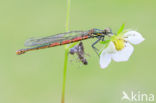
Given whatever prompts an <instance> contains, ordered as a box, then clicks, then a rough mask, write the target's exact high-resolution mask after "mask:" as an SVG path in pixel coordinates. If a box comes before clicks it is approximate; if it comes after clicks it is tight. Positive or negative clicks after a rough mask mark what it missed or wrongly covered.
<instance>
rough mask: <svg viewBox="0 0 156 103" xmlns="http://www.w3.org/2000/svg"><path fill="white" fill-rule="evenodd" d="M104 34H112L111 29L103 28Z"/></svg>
mask: <svg viewBox="0 0 156 103" xmlns="http://www.w3.org/2000/svg"><path fill="white" fill-rule="evenodd" d="M104 34H106V35H107V34H112V29H111V28H105V29H104Z"/></svg>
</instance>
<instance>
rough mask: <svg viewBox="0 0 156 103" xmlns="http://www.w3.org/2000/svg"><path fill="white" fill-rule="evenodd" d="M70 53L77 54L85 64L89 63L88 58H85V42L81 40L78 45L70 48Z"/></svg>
mask: <svg viewBox="0 0 156 103" xmlns="http://www.w3.org/2000/svg"><path fill="white" fill-rule="evenodd" d="M69 53H70V54H71V55H74V54H77V56H78V59H79V60H80V61H81V62H82V63H83V64H84V65H87V64H88V62H87V59H86V58H85V52H84V46H83V43H82V42H80V43H79V44H78V45H76V46H74V47H73V48H71V49H70V51H69Z"/></svg>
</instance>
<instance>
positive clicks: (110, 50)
mask: <svg viewBox="0 0 156 103" xmlns="http://www.w3.org/2000/svg"><path fill="white" fill-rule="evenodd" d="M105 50H106V52H107V53H109V54H112V53H115V52H116V49H115V45H114V43H113V42H110V43H109V45H108V47H107V48H106V49H105Z"/></svg>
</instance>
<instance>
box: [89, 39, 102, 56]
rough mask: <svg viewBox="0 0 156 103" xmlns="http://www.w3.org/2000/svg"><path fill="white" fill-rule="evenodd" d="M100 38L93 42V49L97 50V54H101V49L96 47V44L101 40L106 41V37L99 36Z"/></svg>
mask: <svg viewBox="0 0 156 103" xmlns="http://www.w3.org/2000/svg"><path fill="white" fill-rule="evenodd" d="M97 38H98V40H96V41H95V42H94V43H93V44H92V48H93V50H94V51H95V52H96V54H97V55H98V56H99V49H97V48H96V47H95V45H96V44H97V43H98V42H99V41H101V40H102V41H104V37H97Z"/></svg>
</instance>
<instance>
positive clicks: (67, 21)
mask: <svg viewBox="0 0 156 103" xmlns="http://www.w3.org/2000/svg"><path fill="white" fill-rule="evenodd" d="M69 17H70V0H67V12H66V25H65V26H66V28H65V30H66V32H68V31H69ZM68 52H69V47H67V46H65V57H64V70H63V84H62V98H61V103H65V89H66V88H65V87H66V77H67V64H68Z"/></svg>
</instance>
